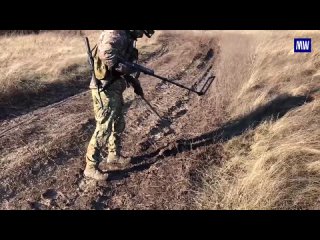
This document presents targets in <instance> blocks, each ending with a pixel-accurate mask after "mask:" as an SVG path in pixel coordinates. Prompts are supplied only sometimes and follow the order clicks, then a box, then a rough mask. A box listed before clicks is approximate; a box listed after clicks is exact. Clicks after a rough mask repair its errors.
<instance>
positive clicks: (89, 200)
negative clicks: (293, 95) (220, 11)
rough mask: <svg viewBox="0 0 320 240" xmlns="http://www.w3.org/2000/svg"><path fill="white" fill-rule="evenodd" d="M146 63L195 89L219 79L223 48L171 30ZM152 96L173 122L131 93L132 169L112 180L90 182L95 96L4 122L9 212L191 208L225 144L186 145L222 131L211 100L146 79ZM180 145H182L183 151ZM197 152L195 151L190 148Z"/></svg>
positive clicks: (127, 136) (2, 152) (128, 139)
mask: <svg viewBox="0 0 320 240" xmlns="http://www.w3.org/2000/svg"><path fill="white" fill-rule="evenodd" d="M158 42H159V43H160V45H161V47H160V48H159V49H158V50H157V51H156V52H155V53H154V54H152V55H149V56H148V57H147V58H145V60H144V61H143V64H145V65H146V66H148V67H150V68H154V69H155V70H156V73H157V74H158V75H163V76H166V77H169V78H172V79H177V81H179V83H181V84H184V85H187V86H193V84H194V83H196V82H198V81H199V80H200V79H208V78H213V77H214V63H215V60H216V59H217V56H216V55H217V54H216V53H217V52H218V51H217V43H216V41H215V40H214V39H210V38H208V37H204V36H186V35H183V34H181V35H179V36H177V35H176V34H172V33H166V34H162V35H161V36H159V39H158ZM141 82H142V85H143V88H144V91H145V95H146V98H147V99H148V100H149V101H150V102H151V104H152V105H153V106H154V107H155V108H156V109H157V110H158V111H159V112H160V114H161V115H162V116H165V117H167V118H168V119H171V121H166V120H164V121H159V119H158V118H157V116H156V115H155V114H153V113H152V112H151V111H150V109H149V108H148V106H147V105H146V104H145V103H144V102H143V101H142V100H141V99H138V98H136V97H135V96H134V95H133V93H132V90H127V91H128V92H127V93H126V102H127V114H126V122H127V127H126V130H125V133H124V138H123V139H124V142H123V145H124V147H123V148H124V150H125V154H126V155H129V156H132V157H133V161H132V166H131V167H130V168H129V169H127V170H125V171H121V172H112V173H110V179H109V181H107V182H105V183H96V182H94V181H90V180H89V181H88V180H86V179H84V178H83V174H82V172H83V169H84V164H85V162H84V154H85V152H86V146H87V144H88V141H89V139H90V137H91V134H92V133H93V130H94V124H95V122H94V119H93V114H92V109H91V105H92V104H91V98H90V92H88V91H87V92H82V93H80V94H77V95H75V96H73V97H70V98H67V99H64V100H63V101H62V102H59V103H56V104H53V105H49V106H46V107H43V108H39V109H37V110H35V111H33V112H30V113H27V114H25V115H22V116H20V117H17V118H14V119H11V120H6V121H2V122H1V123H0V159H1V161H0V204H1V209H188V208H192V207H193V194H194V188H195V187H196V186H197V184H199V179H198V175H199V174H198V171H199V169H201V168H203V167H205V166H206V164H208V162H209V161H212V156H215V161H218V160H219V152H220V148H219V145H217V144H212V145H210V146H198V147H197V148H195V149H192V144H189V147H185V148H181V146H180V145H179V142H180V141H181V140H188V139H191V138H195V137H199V136H201V135H202V134H205V133H206V132H208V131H212V129H214V128H216V127H217V126H218V121H217V119H216V118H215V116H214V112H213V108H212V104H210V102H209V101H208V99H210V98H208V96H210V95H212V94H214V84H213V85H212V86H211V88H210V90H209V91H208V93H207V94H208V95H207V96H205V97H202V98H201V97H199V96H197V95H194V94H190V93H188V92H187V91H185V90H183V89H180V88H177V87H176V86H173V85H168V84H165V83H161V82H160V81H158V80H155V79H152V78H150V77H147V76H142V77H141ZM179 146H180V147H179ZM190 150H192V151H190Z"/></svg>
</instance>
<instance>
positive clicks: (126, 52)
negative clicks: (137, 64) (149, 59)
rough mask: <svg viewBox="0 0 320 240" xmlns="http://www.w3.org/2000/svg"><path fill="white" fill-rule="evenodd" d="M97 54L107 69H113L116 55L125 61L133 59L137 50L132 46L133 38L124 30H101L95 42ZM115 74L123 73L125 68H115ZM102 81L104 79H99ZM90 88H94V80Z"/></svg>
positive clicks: (136, 54) (136, 56)
mask: <svg viewBox="0 0 320 240" xmlns="http://www.w3.org/2000/svg"><path fill="white" fill-rule="evenodd" d="M97 46H98V47H97V56H96V57H98V58H99V59H100V60H101V62H102V63H103V64H105V66H107V68H108V69H114V67H117V64H118V57H121V58H123V59H125V60H127V61H135V60H136V59H137V58H138V52H137V50H136V49H135V47H134V39H133V38H131V37H130V35H129V34H128V33H127V32H126V31H125V30H103V31H102V33H101V35H100V37H99V40H98V43H97ZM117 70H118V71H117V74H125V73H126V71H125V69H120V70H119V69H117ZM101 81H102V82H103V81H105V80H101ZM90 88H96V85H95V83H94V81H93V80H92V81H91V83H90Z"/></svg>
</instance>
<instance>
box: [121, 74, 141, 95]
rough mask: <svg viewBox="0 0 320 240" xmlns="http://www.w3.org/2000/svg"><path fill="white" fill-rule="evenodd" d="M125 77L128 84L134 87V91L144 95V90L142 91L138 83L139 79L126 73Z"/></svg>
mask: <svg viewBox="0 0 320 240" xmlns="http://www.w3.org/2000/svg"><path fill="white" fill-rule="evenodd" d="M125 79H126V80H127V81H128V82H129V84H130V85H131V86H132V87H133V89H134V93H135V94H137V95H139V96H141V97H144V92H143V89H142V87H141V85H140V81H139V80H138V79H137V78H133V77H132V76H130V75H126V76H125Z"/></svg>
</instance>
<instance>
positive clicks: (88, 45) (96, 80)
mask: <svg viewBox="0 0 320 240" xmlns="http://www.w3.org/2000/svg"><path fill="white" fill-rule="evenodd" d="M84 42H85V46H86V50H87V54H88V62H89V65H90V71H91V73H92V78H93V80H94V82H95V85H96V86H97V88H98V95H99V98H100V99H99V100H100V101H99V104H100V107H101V108H103V103H102V99H101V96H100V87H101V82H100V81H99V80H98V79H97V78H96V75H95V72H94V59H93V56H92V50H91V48H90V44H89V39H88V37H85V38H84Z"/></svg>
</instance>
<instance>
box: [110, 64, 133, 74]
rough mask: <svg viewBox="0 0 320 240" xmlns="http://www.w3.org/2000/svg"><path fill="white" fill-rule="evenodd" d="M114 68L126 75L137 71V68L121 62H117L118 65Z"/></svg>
mask: <svg viewBox="0 0 320 240" xmlns="http://www.w3.org/2000/svg"><path fill="white" fill-rule="evenodd" d="M115 70H116V71H117V72H120V73H122V74H126V75H130V74H132V73H135V72H137V70H135V69H132V68H130V67H128V66H126V65H124V64H122V63H119V64H118V66H117V67H116V68H115Z"/></svg>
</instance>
